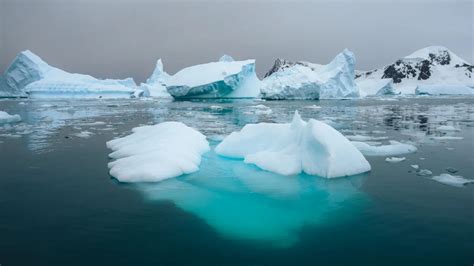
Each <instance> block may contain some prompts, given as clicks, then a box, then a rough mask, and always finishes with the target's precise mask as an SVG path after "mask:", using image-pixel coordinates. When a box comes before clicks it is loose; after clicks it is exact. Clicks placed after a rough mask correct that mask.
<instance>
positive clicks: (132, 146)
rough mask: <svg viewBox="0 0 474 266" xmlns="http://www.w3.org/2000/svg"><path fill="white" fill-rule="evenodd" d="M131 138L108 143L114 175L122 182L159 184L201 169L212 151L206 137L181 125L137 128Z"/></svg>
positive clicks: (161, 124) (171, 123)
mask: <svg viewBox="0 0 474 266" xmlns="http://www.w3.org/2000/svg"><path fill="white" fill-rule="evenodd" d="M132 131H133V133H132V134H131V135H128V136H126V137H123V138H119V139H114V140H111V141H109V142H107V147H108V148H110V149H112V150H113V152H112V153H111V154H109V156H110V157H111V158H112V159H115V161H112V162H110V163H109V168H110V175H112V176H113V177H115V178H117V179H118V180H119V181H120V182H157V181H161V180H164V179H167V178H172V177H176V176H180V175H183V174H189V173H193V172H196V171H197V170H199V164H200V163H201V156H202V154H203V153H205V152H207V151H209V143H208V142H207V140H206V136H204V135H203V134H201V133H200V132H198V131H197V130H195V129H193V128H190V127H188V126H186V125H185V124H183V123H180V122H164V123H160V124H157V125H153V126H143V127H136V128H134V129H133V130H132Z"/></svg>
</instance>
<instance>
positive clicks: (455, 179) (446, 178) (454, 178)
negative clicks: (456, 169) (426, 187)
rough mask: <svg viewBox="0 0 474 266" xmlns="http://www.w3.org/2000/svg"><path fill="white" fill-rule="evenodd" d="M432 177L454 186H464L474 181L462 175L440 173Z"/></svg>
mask: <svg viewBox="0 0 474 266" xmlns="http://www.w3.org/2000/svg"><path fill="white" fill-rule="evenodd" d="M431 179H433V180H435V181H438V182H440V183H443V184H446V185H450V186H454V187H462V186H465V185H467V184H471V183H474V180H472V179H466V178H464V177H462V176H458V175H450V174H440V175H438V176H433V177H432V178H431Z"/></svg>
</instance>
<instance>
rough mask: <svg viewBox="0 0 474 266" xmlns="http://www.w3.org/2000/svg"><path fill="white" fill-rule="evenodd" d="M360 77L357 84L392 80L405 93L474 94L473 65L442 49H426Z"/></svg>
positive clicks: (444, 48) (394, 86)
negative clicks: (368, 81)
mask: <svg viewBox="0 0 474 266" xmlns="http://www.w3.org/2000/svg"><path fill="white" fill-rule="evenodd" d="M427 62H428V64H426V63H427ZM422 72H423V73H422ZM359 74H360V77H358V78H357V80H356V81H357V82H362V81H363V80H381V79H384V78H391V79H393V80H394V83H393V88H394V90H395V91H396V92H397V93H402V94H415V93H416V92H415V90H416V88H417V87H419V88H420V91H419V93H428V92H431V93H430V94H433V93H435V92H436V90H438V89H439V90H440V91H438V92H442V93H441V94H460V93H462V94H465V93H469V94H472V93H470V92H469V91H468V90H466V88H467V87H471V88H472V87H474V79H473V77H472V65H471V64H470V63H468V62H466V61H465V60H463V59H461V58H460V57H459V56H457V55H456V54H454V53H453V52H452V51H450V50H449V49H447V48H446V47H442V46H429V47H426V48H422V49H420V50H418V51H415V52H414V53H412V54H410V55H408V56H406V57H404V58H401V59H399V60H397V61H396V62H394V63H392V64H390V65H387V66H385V67H383V68H379V69H375V70H371V71H366V72H360V73H359ZM425 88H428V89H429V90H427V91H425ZM430 88H431V89H430ZM431 90H434V91H431ZM417 94H418V93H417ZM437 94H440V93H437Z"/></svg>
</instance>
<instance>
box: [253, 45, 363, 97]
mask: <svg viewBox="0 0 474 266" xmlns="http://www.w3.org/2000/svg"><path fill="white" fill-rule="evenodd" d="M354 65H355V57H354V54H353V53H352V52H351V51H349V50H347V49H345V50H344V51H343V52H341V53H340V54H338V55H337V56H336V57H335V58H334V59H333V60H332V61H331V62H330V63H329V64H328V65H325V66H321V67H317V68H314V69H313V68H311V67H309V66H307V65H303V64H295V65H292V66H289V67H286V68H282V69H280V70H278V71H276V72H274V73H273V74H271V75H270V76H268V77H266V78H265V79H264V80H263V81H262V87H261V97H262V98H264V99H272V100H283V99H341V98H354V97H359V89H358V88H357V86H356V84H355V82H354Z"/></svg>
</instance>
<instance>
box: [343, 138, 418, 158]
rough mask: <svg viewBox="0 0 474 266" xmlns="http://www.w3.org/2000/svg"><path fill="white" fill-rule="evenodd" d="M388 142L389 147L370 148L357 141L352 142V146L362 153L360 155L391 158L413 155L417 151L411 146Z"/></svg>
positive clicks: (370, 146) (392, 141)
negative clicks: (393, 156) (392, 156)
mask: <svg viewBox="0 0 474 266" xmlns="http://www.w3.org/2000/svg"><path fill="white" fill-rule="evenodd" d="M389 142H390V144H389V145H381V146H372V145H369V144H367V143H365V142H359V141H352V144H354V145H355V146H356V147H357V149H359V150H360V152H362V154H364V155H367V156H391V155H401V154H407V153H413V152H416V151H417V148H416V147H415V146H413V145H411V144H405V143H401V142H398V141H394V140H390V141H389Z"/></svg>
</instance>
